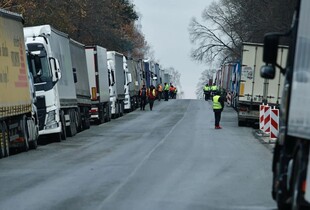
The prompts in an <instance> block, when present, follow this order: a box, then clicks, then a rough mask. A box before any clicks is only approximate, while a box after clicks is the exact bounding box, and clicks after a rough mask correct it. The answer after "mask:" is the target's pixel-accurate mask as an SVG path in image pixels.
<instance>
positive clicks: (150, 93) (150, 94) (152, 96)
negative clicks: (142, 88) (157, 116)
mask: <svg viewBox="0 0 310 210" xmlns="http://www.w3.org/2000/svg"><path fill="white" fill-rule="evenodd" d="M148 99H149V104H150V110H151V111H152V109H153V105H154V101H155V99H156V90H155V87H154V86H153V85H152V86H151V87H150V90H149V91H148Z"/></svg>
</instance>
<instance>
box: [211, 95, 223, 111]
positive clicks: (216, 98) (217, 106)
mask: <svg viewBox="0 0 310 210" xmlns="http://www.w3.org/2000/svg"><path fill="white" fill-rule="evenodd" d="M220 97H221V96H219V95H215V96H213V109H222V104H221V103H220V102H219V98H220Z"/></svg>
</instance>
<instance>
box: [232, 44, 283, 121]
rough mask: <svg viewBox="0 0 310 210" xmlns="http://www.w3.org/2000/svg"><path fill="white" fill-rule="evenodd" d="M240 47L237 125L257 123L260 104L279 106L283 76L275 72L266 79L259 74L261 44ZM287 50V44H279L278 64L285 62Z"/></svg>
mask: <svg viewBox="0 0 310 210" xmlns="http://www.w3.org/2000/svg"><path fill="white" fill-rule="evenodd" d="M242 49H243V53H242V69H241V75H240V77H241V78H240V80H239V82H240V85H239V95H238V104H237V112H238V125H239V126H243V125H245V124H247V123H252V124H254V125H256V124H257V125H258V123H259V106H260V105H261V104H263V103H264V104H268V105H269V106H276V107H278V106H279V104H280V101H281V97H280V90H281V88H282V87H283V81H284V77H283V75H281V74H277V75H276V79H274V80H268V79H263V78H261V77H260V76H259V68H260V67H261V66H262V65H263V59H262V56H263V44H257V43H243V48H242ZM287 52H288V49H287V46H279V64H280V65H284V64H285V62H286V58H287Z"/></svg>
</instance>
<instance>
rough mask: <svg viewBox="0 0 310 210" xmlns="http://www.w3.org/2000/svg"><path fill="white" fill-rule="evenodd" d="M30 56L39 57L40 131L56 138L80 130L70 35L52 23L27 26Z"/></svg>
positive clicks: (37, 89)
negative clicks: (51, 24)
mask: <svg viewBox="0 0 310 210" xmlns="http://www.w3.org/2000/svg"><path fill="white" fill-rule="evenodd" d="M24 35H25V43H26V46H27V48H28V50H29V53H30V54H31V55H35V56H37V57H39V58H40V59H36V60H35V62H36V63H37V66H38V67H39V68H38V69H36V70H37V71H36V72H34V73H35V74H34V75H33V76H34V83H35V90H36V95H37V102H36V106H37V108H38V114H39V129H40V131H39V134H40V135H42V136H43V135H50V136H52V137H53V139H54V140H55V141H61V140H65V139H66V137H67V135H68V136H73V135H75V134H76V133H77V124H78V119H77V115H78V105H77V94H76V90H75V82H76V81H74V78H76V77H74V76H73V74H74V72H73V69H72V63H71V53H70V46H69V37H68V35H67V34H65V33H63V32H61V31H58V30H56V29H54V28H53V27H52V26H50V25H40V26H33V27H26V28H24Z"/></svg>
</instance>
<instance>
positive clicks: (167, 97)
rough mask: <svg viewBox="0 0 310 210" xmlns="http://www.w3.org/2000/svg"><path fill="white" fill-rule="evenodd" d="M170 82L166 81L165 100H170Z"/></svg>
mask: <svg viewBox="0 0 310 210" xmlns="http://www.w3.org/2000/svg"><path fill="white" fill-rule="evenodd" d="M169 88H170V86H169V84H168V83H166V82H165V87H164V94H165V101H168V99H169Z"/></svg>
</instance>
